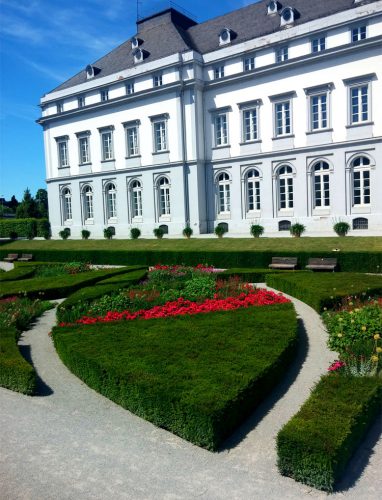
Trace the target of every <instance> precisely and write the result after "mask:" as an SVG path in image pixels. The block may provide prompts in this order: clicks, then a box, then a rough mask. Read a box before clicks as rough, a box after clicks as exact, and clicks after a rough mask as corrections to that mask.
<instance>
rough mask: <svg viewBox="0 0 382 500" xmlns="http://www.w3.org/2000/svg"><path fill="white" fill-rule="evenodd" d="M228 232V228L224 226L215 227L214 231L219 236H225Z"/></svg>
mask: <svg viewBox="0 0 382 500" xmlns="http://www.w3.org/2000/svg"><path fill="white" fill-rule="evenodd" d="M226 232H227V230H226V228H225V227H224V226H220V225H218V226H216V227H215V229H214V233H215V234H216V236H217V237H218V238H223V236H224V234H225V233H226Z"/></svg>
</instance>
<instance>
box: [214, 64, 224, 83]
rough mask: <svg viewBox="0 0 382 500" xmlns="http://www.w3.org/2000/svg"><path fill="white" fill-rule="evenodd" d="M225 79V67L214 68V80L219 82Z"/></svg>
mask: <svg viewBox="0 0 382 500" xmlns="http://www.w3.org/2000/svg"><path fill="white" fill-rule="evenodd" d="M223 77H224V66H215V67H214V79H215V80H218V79H219V78H223Z"/></svg>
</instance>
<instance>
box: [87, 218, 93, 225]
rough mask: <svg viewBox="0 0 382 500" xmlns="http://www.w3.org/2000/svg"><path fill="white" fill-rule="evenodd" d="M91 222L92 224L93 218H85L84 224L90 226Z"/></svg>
mask: <svg viewBox="0 0 382 500" xmlns="http://www.w3.org/2000/svg"><path fill="white" fill-rule="evenodd" d="M92 224H94V220H93V219H86V220H85V226H91V225H92Z"/></svg>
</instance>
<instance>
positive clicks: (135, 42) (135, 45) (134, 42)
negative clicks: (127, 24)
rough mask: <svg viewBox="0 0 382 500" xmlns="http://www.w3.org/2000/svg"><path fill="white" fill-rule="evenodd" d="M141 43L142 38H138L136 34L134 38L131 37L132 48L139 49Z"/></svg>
mask: <svg viewBox="0 0 382 500" xmlns="http://www.w3.org/2000/svg"><path fill="white" fill-rule="evenodd" d="M141 44H142V40H141V39H140V38H137V37H136V36H133V38H132V39H131V48H132V49H137V48H138V47H139V46H140V45H141Z"/></svg>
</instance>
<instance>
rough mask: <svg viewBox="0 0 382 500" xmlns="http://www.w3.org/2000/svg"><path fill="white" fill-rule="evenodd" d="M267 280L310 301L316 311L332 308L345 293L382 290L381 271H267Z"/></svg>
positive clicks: (369, 293) (284, 290) (366, 292)
mask: <svg viewBox="0 0 382 500" xmlns="http://www.w3.org/2000/svg"><path fill="white" fill-rule="evenodd" d="M266 283H267V285H268V286H270V287H272V288H276V289H277V290H280V291H282V292H284V293H287V294H289V295H292V296H293V297H296V298H297V299H300V300H302V301H303V302H305V303H306V304H309V305H310V306H311V307H313V309H315V310H316V311H318V312H321V311H323V310H324V308H327V309H331V308H333V307H335V306H337V305H338V304H340V303H341V301H342V300H343V299H344V298H345V297H348V296H360V295H362V294H365V295H366V296H373V295H381V294H382V275H375V276H373V275H367V274H359V273H322V272H310V273H308V272H306V273H288V274H280V273H276V274H268V275H267V276H266Z"/></svg>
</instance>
